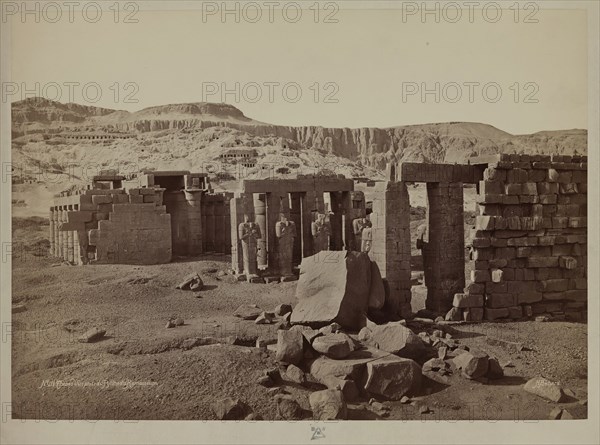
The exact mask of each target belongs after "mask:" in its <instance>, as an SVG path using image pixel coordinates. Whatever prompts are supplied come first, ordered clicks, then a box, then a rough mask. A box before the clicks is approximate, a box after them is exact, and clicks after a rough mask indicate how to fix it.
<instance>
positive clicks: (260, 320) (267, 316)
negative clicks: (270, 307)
mask: <svg viewBox="0 0 600 445" xmlns="http://www.w3.org/2000/svg"><path fill="white" fill-rule="evenodd" d="M274 319H275V314H273V313H272V312H261V314H260V315H259V316H258V317H257V318H256V320H254V323H256V324H271V323H272V322H273V320H274Z"/></svg>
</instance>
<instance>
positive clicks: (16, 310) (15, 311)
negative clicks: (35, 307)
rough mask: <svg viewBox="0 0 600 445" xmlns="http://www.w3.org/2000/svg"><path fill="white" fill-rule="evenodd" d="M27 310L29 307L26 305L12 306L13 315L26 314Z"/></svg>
mask: <svg viewBox="0 0 600 445" xmlns="http://www.w3.org/2000/svg"><path fill="white" fill-rule="evenodd" d="M26 310H27V306H25V304H24V303H19V304H13V305H12V313H13V314H18V313H19V312H25V311H26Z"/></svg>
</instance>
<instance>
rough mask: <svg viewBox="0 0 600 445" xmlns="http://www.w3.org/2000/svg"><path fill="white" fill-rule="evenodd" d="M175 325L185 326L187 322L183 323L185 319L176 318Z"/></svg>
mask: <svg viewBox="0 0 600 445" xmlns="http://www.w3.org/2000/svg"><path fill="white" fill-rule="evenodd" d="M173 324H174V325H175V326H183V325H184V324H185V322H184V321H183V318H176V319H174V320H173Z"/></svg>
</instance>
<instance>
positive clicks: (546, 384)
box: [523, 376, 566, 403]
mask: <svg viewBox="0 0 600 445" xmlns="http://www.w3.org/2000/svg"><path fill="white" fill-rule="evenodd" d="M523 389H524V390H525V391H527V392H529V393H531V394H535V395H536V396H539V397H543V398H544V399H548V400H552V401H553V402H556V403H560V402H563V401H564V400H565V398H566V396H565V393H564V392H563V390H562V388H561V387H560V386H558V385H557V384H556V383H554V382H553V381H551V380H548V379H547V378H544V377H540V376H538V377H534V378H532V379H530V380H528V381H527V383H525V385H523Z"/></svg>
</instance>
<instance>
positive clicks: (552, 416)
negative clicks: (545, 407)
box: [548, 407, 563, 420]
mask: <svg viewBox="0 0 600 445" xmlns="http://www.w3.org/2000/svg"><path fill="white" fill-rule="evenodd" d="M562 411H563V410H562V408H558V407H556V408H554V409H553V410H552V411H550V414H549V415H548V419H549V420H557V419H560V415H561V414H562Z"/></svg>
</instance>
